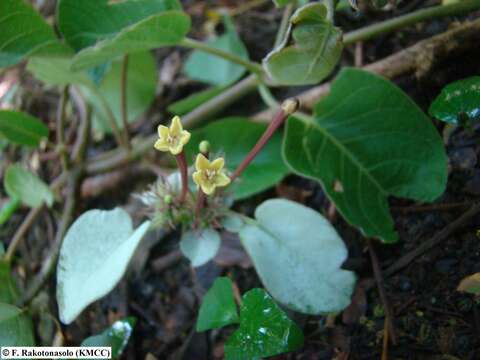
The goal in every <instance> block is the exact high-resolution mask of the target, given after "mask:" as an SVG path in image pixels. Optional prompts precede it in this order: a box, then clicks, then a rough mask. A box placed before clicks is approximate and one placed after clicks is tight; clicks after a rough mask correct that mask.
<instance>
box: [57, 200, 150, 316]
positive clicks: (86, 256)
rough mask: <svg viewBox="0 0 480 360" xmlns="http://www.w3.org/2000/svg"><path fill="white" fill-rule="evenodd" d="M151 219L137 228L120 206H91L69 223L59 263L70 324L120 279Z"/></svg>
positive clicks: (63, 310) (61, 298)
mask: <svg viewBox="0 0 480 360" xmlns="http://www.w3.org/2000/svg"><path fill="white" fill-rule="evenodd" d="M149 226H150V222H148V221H147V222H144V223H143V224H142V225H141V226H140V227H138V228H137V229H136V230H135V231H134V230H133V227H132V220H131V219H130V216H129V215H128V214H127V213H126V212H125V210H122V209H120V208H116V209H114V210H110V211H102V210H90V211H87V212H86V213H84V214H82V216H80V217H79V218H78V219H77V220H76V221H75V222H74V223H73V225H72V226H71V227H70V229H69V230H68V232H67V234H66V236H65V239H64V240H63V244H62V248H61V250H60V258H59V261H58V267H57V302H58V306H59V313H60V320H61V321H62V322H63V323H64V324H70V323H71V322H72V321H73V320H75V318H76V317H77V316H78V315H79V314H80V313H81V312H82V311H83V309H85V308H86V307H87V306H88V305H90V304H91V303H92V302H94V301H96V300H98V299H100V298H101V297H103V296H104V295H106V294H108V293H109V292H110V291H111V290H112V289H113V288H114V287H115V286H116V285H117V283H118V282H119V281H120V279H121V278H122V276H123V274H124V273H125V271H126V269H127V265H128V263H129V261H130V259H131V257H132V256H133V254H134V252H135V249H136V248H137V246H138V244H139V243H140V240H141V239H142V237H143V236H144V235H145V233H146V232H147V230H148V228H149Z"/></svg>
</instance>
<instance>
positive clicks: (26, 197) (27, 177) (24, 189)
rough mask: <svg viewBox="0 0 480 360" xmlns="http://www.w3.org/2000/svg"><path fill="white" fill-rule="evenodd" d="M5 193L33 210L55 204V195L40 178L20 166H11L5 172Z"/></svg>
mask: <svg viewBox="0 0 480 360" xmlns="http://www.w3.org/2000/svg"><path fill="white" fill-rule="evenodd" d="M3 185H4V186H5V191H6V192H7V194H8V195H9V196H10V197H15V198H18V199H20V201H21V202H22V203H24V204H26V205H28V206H30V207H32V208H37V207H40V206H42V205H43V204H44V203H45V204H47V206H49V207H50V206H52V204H53V200H54V197H53V193H52V191H51V190H50V188H49V187H48V185H47V184H45V183H44V182H43V181H42V180H41V179H40V178H39V177H38V176H36V175H35V174H32V173H31V172H30V171H27V170H25V169H23V168H22V167H21V166H20V165H17V164H13V165H10V166H9V167H8V168H7V170H6V171H5V177H4V179H3Z"/></svg>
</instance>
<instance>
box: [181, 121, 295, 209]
mask: <svg viewBox="0 0 480 360" xmlns="http://www.w3.org/2000/svg"><path fill="white" fill-rule="evenodd" d="M266 128H267V126H266V125H265V124H259V123H255V122H253V121H250V120H249V119H247V118H239V117H234V118H226V119H222V120H218V121H215V122H213V123H211V124H210V125H207V126H205V127H204V128H201V129H199V130H195V131H193V132H192V138H191V140H190V142H189V143H188V145H187V147H186V152H187V159H188V160H189V161H190V162H192V161H193V159H194V156H195V154H196V153H197V152H198V144H199V143H200V142H201V141H202V140H207V141H209V142H210V145H211V149H212V151H213V153H215V152H219V153H221V154H222V155H223V156H225V166H226V167H227V169H228V170H229V171H234V170H235V169H236V168H237V166H238V165H240V163H241V162H242V161H243V159H244V158H245V156H247V154H248V153H249V152H250V150H251V149H252V148H253V147H254V146H255V144H256V143H257V141H258V140H259V139H260V137H261V136H262V134H263V133H264V131H265V129H266ZM281 141H282V140H281V135H280V134H275V135H274V136H273V137H272V138H271V139H270V141H269V142H268V144H267V145H266V146H265V147H264V148H263V150H262V151H261V152H260V153H259V154H258V155H257V156H256V157H255V159H254V160H253V161H252V162H251V163H250V165H249V166H248V167H247V168H246V169H245V171H244V172H243V174H242V177H241V179H239V180H238V181H237V182H235V184H232V185H231V187H230V186H229V190H230V189H231V191H232V192H233V195H234V197H235V199H236V200H239V199H244V198H247V197H249V196H251V195H254V194H256V193H259V192H261V191H263V190H266V189H268V188H269V187H271V186H274V185H275V184H276V183H278V182H279V181H280V180H282V179H283V177H285V176H286V175H287V174H288V169H287V167H286V166H285V164H284V162H283V160H282V156H281Z"/></svg>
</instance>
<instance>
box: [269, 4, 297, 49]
mask: <svg viewBox="0 0 480 360" xmlns="http://www.w3.org/2000/svg"><path fill="white" fill-rule="evenodd" d="M293 5H294V4H288V5H287V6H286V7H285V10H284V11H283V15H282V21H281V22H280V27H279V28H278V32H277V37H276V38H275V45H274V46H273V48H274V49H276V48H277V47H279V46H280V44H281V43H282V41H283V39H284V38H285V35H286V34H287V30H288V25H290V16H292V13H293V8H294V6H293Z"/></svg>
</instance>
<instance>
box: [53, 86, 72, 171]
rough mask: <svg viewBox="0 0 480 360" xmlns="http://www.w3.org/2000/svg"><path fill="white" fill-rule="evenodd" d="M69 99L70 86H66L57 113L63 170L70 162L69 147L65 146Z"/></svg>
mask: <svg viewBox="0 0 480 360" xmlns="http://www.w3.org/2000/svg"><path fill="white" fill-rule="evenodd" d="M68 100H69V86H68V85H67V86H65V87H64V88H63V90H62V97H61V98H60V105H59V107H58V113H57V124H56V127H57V129H56V130H57V150H58V153H59V155H60V161H61V162H62V168H63V170H68V168H69V166H70V162H69V159H68V154H67V149H66V147H65V121H66V118H67V103H68Z"/></svg>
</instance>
